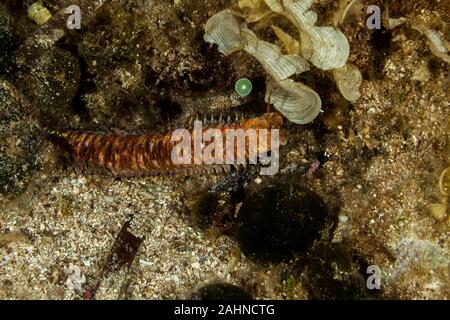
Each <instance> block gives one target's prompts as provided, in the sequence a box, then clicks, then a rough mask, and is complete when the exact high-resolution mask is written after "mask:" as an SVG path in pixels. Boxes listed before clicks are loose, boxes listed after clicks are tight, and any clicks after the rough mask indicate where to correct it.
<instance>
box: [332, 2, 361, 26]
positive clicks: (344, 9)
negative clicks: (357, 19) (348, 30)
mask: <svg viewBox="0 0 450 320" xmlns="http://www.w3.org/2000/svg"><path fill="white" fill-rule="evenodd" d="M363 8H364V5H363V4H362V2H361V0H340V2H339V9H338V10H337V11H336V13H335V14H334V18H333V20H334V21H333V22H334V25H335V26H336V27H337V26H338V25H340V24H343V23H344V22H345V20H346V19H347V18H348V17H350V16H354V15H355V14H356V13H357V12H363Z"/></svg>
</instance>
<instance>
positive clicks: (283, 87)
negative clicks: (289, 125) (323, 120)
mask: <svg viewBox="0 0 450 320" xmlns="http://www.w3.org/2000/svg"><path fill="white" fill-rule="evenodd" d="M265 101H266V103H271V104H273V105H274V107H275V108H276V109H277V110H278V111H280V112H281V113H282V114H283V115H284V116H285V117H286V118H287V119H289V120H290V121H292V122H294V123H297V124H306V123H309V122H311V121H313V120H314V119H315V118H316V117H317V115H318V114H319V113H320V109H321V107H322V101H321V100H320V97H319V95H318V94H317V93H316V92H315V91H314V90H312V89H311V88H310V87H308V86H306V85H304V84H303V83H300V82H295V81H293V80H291V79H286V80H283V81H280V82H274V81H272V82H270V83H269V84H268V85H267V91H266V97H265Z"/></svg>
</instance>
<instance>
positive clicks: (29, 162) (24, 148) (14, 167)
mask: <svg viewBox="0 0 450 320" xmlns="http://www.w3.org/2000/svg"><path fill="white" fill-rule="evenodd" d="M41 141H42V140H41V137H40V131H39V127H38V124H37V122H36V121H35V120H34V117H33V116H32V112H30V108H29V106H27V105H26V104H25V102H24V101H23V100H22V99H21V98H20V95H19V93H18V91H17V90H16V89H15V88H14V87H13V86H12V85H11V84H10V83H9V82H7V81H5V80H1V79H0V194H1V195H5V196H8V197H11V196H14V195H16V194H18V193H20V192H21V191H23V190H24V189H25V187H26V186H27V183H28V182H29V179H30V176H31V175H32V174H33V173H34V172H35V170H36V169H37V168H38V167H39V151H40V147H41Z"/></svg>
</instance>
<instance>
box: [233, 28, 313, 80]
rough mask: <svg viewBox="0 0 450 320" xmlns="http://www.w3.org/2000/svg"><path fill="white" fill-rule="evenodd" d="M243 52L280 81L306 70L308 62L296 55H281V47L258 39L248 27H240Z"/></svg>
mask: <svg viewBox="0 0 450 320" xmlns="http://www.w3.org/2000/svg"><path fill="white" fill-rule="evenodd" d="M241 36H242V38H243V40H244V43H245V46H244V50H245V52H247V53H249V54H251V55H252V56H253V57H255V59H256V60H258V61H259V62H260V63H261V64H262V65H263V67H264V69H265V70H266V71H267V73H269V74H270V75H271V76H272V78H273V79H275V80H277V81H280V80H283V79H287V78H289V77H290V76H292V75H294V74H298V73H302V72H304V71H307V70H308V62H307V61H306V60H305V59H303V58H302V57H300V56H298V55H293V54H292V55H283V54H282V53H281V49H280V48H279V47H278V46H276V45H274V44H272V43H269V42H266V41H263V40H260V39H258V38H257V37H256V35H255V34H254V33H253V31H251V30H250V29H248V28H242V31H241Z"/></svg>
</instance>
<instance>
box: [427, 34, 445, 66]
mask: <svg viewBox="0 0 450 320" xmlns="http://www.w3.org/2000/svg"><path fill="white" fill-rule="evenodd" d="M424 34H425V36H426V37H427V38H428V45H429V47H430V50H431V52H432V53H433V54H434V55H435V56H436V57H439V58H441V59H442V60H444V61H445V62H447V63H450V56H449V55H448V54H447V51H448V45H446V43H445V42H444V40H442V39H441V37H440V35H439V33H438V32H437V31H435V30H432V29H427V30H425V32H424Z"/></svg>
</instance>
